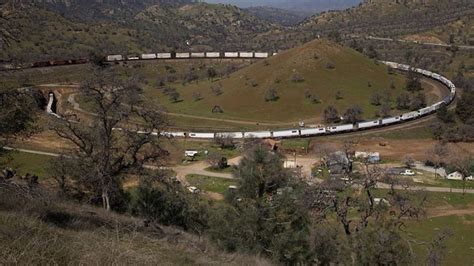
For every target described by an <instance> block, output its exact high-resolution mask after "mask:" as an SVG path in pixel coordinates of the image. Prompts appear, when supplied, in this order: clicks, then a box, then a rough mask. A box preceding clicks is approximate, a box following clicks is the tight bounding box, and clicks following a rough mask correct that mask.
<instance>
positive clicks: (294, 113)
mask: <svg viewBox="0 0 474 266" xmlns="http://www.w3.org/2000/svg"><path fill="white" fill-rule="evenodd" d="M294 75H297V76H301V77H302V78H303V79H304V81H301V82H292V81H291V79H292V77H293V76H294ZM392 81H393V82H394V84H395V89H390V94H392V96H393V98H395V96H396V95H397V94H398V93H400V91H401V90H402V87H403V81H404V79H403V77H402V76H401V75H389V74H388V73H387V68H386V67H385V66H384V65H380V64H377V63H375V62H374V61H373V60H371V59H369V58H367V57H364V56H363V55H361V54H359V53H358V52H356V51H354V50H351V49H349V48H346V47H342V46H339V45H336V44H334V43H332V42H329V41H326V40H316V41H313V42H310V43H308V44H306V45H304V46H301V47H298V48H294V49H291V50H288V51H285V52H283V53H280V54H279V55H277V56H274V57H271V58H269V59H268V60H263V61H259V62H257V63H255V64H253V65H251V66H249V67H246V68H244V69H241V70H239V71H237V72H235V73H232V74H231V75H230V76H229V77H227V78H223V79H221V80H214V81H199V82H198V83H192V84H187V85H182V84H172V85H170V86H172V87H175V88H176V89H177V91H178V92H179V93H180V94H181V99H182V101H181V102H178V103H170V102H169V101H168V100H167V97H166V96H165V95H164V94H163V92H162V91H160V90H157V89H149V90H147V92H146V93H147V94H148V95H149V96H150V97H154V98H156V99H157V100H158V101H159V102H160V103H162V104H163V105H165V106H166V107H167V108H168V110H169V111H171V112H179V113H186V114H193V115H202V116H209V117H219V118H237V119H243V120H252V121H271V122H292V121H293V122H294V121H298V120H300V119H310V120H312V121H315V120H320V118H321V115H322V113H323V110H324V108H325V107H327V106H328V105H335V106H337V108H338V109H339V110H340V112H343V111H345V109H346V108H347V107H350V106H353V105H355V104H358V105H360V106H361V107H362V108H363V109H364V111H365V117H367V118H371V117H373V116H374V112H375V109H376V108H375V107H374V106H371V105H370V97H371V95H372V94H373V93H374V92H376V91H378V92H380V93H383V92H384V91H386V90H388V89H389V88H390V84H391V82H392ZM369 83H370V85H369ZM219 84H220V85H219ZM211 86H222V92H223V93H222V94H221V95H218V96H216V95H215V94H213V92H212V91H211V89H210V88H211ZM269 88H275V90H276V91H277V94H278V96H279V99H278V100H277V101H274V102H272V101H270V102H266V101H265V94H266V91H267V90H268V89H269ZM337 91H340V92H341V93H342V97H343V98H342V99H339V100H337V99H336V92H337ZM196 92H199V93H200V94H201V96H202V98H203V99H202V100H200V101H194V100H193V94H194V93H196ZM305 92H306V93H310V94H312V95H315V96H316V97H317V98H319V99H320V100H321V103H317V104H315V103H312V102H311V101H310V100H309V99H307V98H306V97H305ZM215 105H219V106H220V107H221V108H222V109H223V111H224V113H222V114H213V113H211V110H212V108H213V107H214V106H215Z"/></svg>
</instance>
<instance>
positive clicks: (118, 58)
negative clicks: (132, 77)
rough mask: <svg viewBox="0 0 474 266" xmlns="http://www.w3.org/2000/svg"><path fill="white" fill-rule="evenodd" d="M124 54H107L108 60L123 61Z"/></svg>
mask: <svg viewBox="0 0 474 266" xmlns="http://www.w3.org/2000/svg"><path fill="white" fill-rule="evenodd" d="M122 60H123V56H122V55H119V54H116V55H108V56H107V61H109V62H112V61H122Z"/></svg>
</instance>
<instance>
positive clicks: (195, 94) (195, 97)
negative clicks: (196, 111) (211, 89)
mask: <svg viewBox="0 0 474 266" xmlns="http://www.w3.org/2000/svg"><path fill="white" fill-rule="evenodd" d="M193 100H194V101H195V102H197V101H200V100H202V96H201V93H200V92H198V91H195V92H193Z"/></svg>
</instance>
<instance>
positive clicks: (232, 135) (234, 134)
mask: <svg viewBox="0 0 474 266" xmlns="http://www.w3.org/2000/svg"><path fill="white" fill-rule="evenodd" d="M243 137H244V133H243V132H221V133H216V138H233V139H241V138H243Z"/></svg>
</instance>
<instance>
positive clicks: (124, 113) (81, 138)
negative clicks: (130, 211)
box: [52, 75, 166, 210]
mask: <svg viewBox="0 0 474 266" xmlns="http://www.w3.org/2000/svg"><path fill="white" fill-rule="evenodd" d="M109 78H110V77H109V76H107V75H101V76H96V77H94V78H93V79H91V80H87V81H85V82H84V83H83V84H82V86H81V89H80V93H82V94H83V95H84V96H85V97H87V98H88V99H90V100H91V102H92V104H93V108H94V111H95V115H94V116H93V117H91V118H90V120H89V119H87V120H83V121H81V120H80V121H72V120H69V118H70V117H66V118H65V119H58V120H56V121H54V123H53V124H52V129H53V130H54V131H55V132H56V134H57V135H58V136H59V137H61V138H63V139H65V140H67V141H69V142H70V143H71V144H72V145H73V147H74V148H73V149H72V150H70V151H68V152H66V153H65V154H64V156H63V157H62V159H63V160H64V164H66V165H67V167H69V169H70V170H71V171H69V172H68V175H69V177H70V178H71V179H73V180H74V181H75V183H76V184H77V186H78V188H77V189H80V190H82V191H83V192H92V195H91V198H94V197H100V198H101V199H102V205H103V207H104V208H105V209H107V210H110V209H111V208H112V205H113V204H114V202H115V201H120V200H121V199H120V191H121V182H122V179H123V177H124V176H125V175H127V174H134V173H135V174H137V173H140V172H141V171H143V170H144V165H145V164H146V163H152V162H155V163H156V162H158V160H159V159H160V158H162V157H163V156H164V155H166V152H165V151H164V150H163V149H161V147H160V143H159V136H160V134H157V133H154V132H156V130H161V128H162V127H163V126H164V125H165V119H164V117H163V115H162V113H161V112H159V111H157V110H156V108H153V107H152V105H151V104H149V103H148V104H143V100H142V98H141V97H140V95H141V90H140V88H139V87H138V86H136V84H134V83H132V84H123V83H122V82H120V81H117V80H114V79H109ZM138 130H139V132H138Z"/></svg>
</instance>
